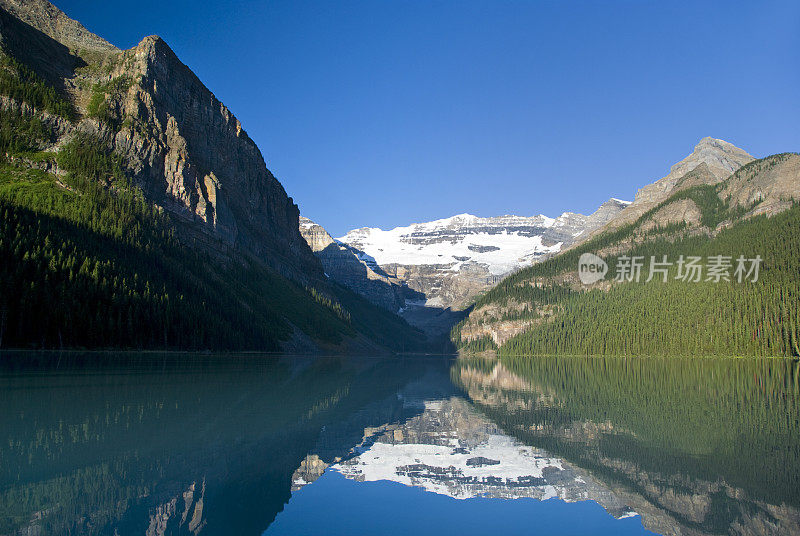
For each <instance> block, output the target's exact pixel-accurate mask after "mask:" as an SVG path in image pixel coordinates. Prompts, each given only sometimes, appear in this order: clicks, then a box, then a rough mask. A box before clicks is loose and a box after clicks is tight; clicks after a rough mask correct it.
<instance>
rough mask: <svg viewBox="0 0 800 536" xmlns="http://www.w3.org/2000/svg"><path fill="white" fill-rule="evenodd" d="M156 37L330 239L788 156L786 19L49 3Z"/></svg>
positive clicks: (797, 82)
mask: <svg viewBox="0 0 800 536" xmlns="http://www.w3.org/2000/svg"><path fill="white" fill-rule="evenodd" d="M55 3H56V4H57V5H58V6H59V7H60V8H61V9H63V10H64V11H66V12H67V14H68V15H70V16H72V17H73V18H77V19H78V20H80V21H81V22H82V23H83V24H84V25H85V26H86V27H87V28H89V29H90V30H91V31H93V32H95V33H97V34H99V35H101V36H102V37H104V38H106V39H108V40H109V41H111V42H112V43H114V44H115V45H117V46H119V47H123V48H128V47H131V46H134V45H135V44H136V43H138V41H139V40H140V39H141V38H142V37H144V36H146V35H150V34H158V35H160V36H162V37H163V38H164V39H166V40H167V42H168V43H169V44H170V46H171V47H172V48H173V49H174V50H175V52H176V53H177V54H178V56H179V57H180V58H181V59H182V60H183V62H184V63H186V64H187V65H188V66H189V67H191V68H192V69H193V70H194V71H195V72H196V73H197V74H198V76H199V77H200V78H201V79H202V80H203V81H204V82H205V84H206V85H207V86H208V87H209V88H210V89H211V90H212V91H213V92H214V93H215V94H216V95H217V97H219V98H220V99H221V100H222V101H223V102H225V103H226V104H227V105H228V106H229V107H230V108H231V110H232V111H233V112H234V113H235V114H236V115H237V117H238V118H239V119H240V120H241V121H242V123H243V125H244V127H245V129H246V130H247V131H248V133H249V134H250V136H251V137H252V138H253V139H254V140H255V141H256V143H258V145H259V147H260V148H261V151H262V152H263V154H264V157H265V159H266V161H267V166H268V167H269V168H270V169H271V170H272V171H273V173H274V174H275V175H276V176H277V177H278V179H279V180H280V181H281V182H282V183H283V185H284V187H285V188H286V190H287V192H288V193H289V195H291V196H293V197H294V199H295V202H296V203H298V204H299V205H300V210H301V213H302V214H304V215H306V216H308V217H310V218H312V219H315V220H317V221H318V222H319V223H321V224H322V225H324V226H325V227H327V228H328V229H329V231H330V232H331V233H332V234H333V235H334V236H339V235H341V234H343V233H344V232H346V231H347V230H349V229H351V228H355V227H363V226H372V227H382V228H384V229H386V228H390V227H394V226H397V225H403V224H408V223H411V222H414V221H426V220H431V219H437V218H443V217H447V216H451V215H453V214H458V213H463V212H469V213H472V214H477V215H480V216H492V215H500V214H520V215H531V214H537V213H544V214H547V215H551V216H555V215H558V214H560V213H561V212H563V211H565V210H571V211H578V212H584V213H588V212H590V211H592V210H593V209H594V208H595V207H596V206H597V205H599V204H600V203H602V202H603V201H605V200H606V199H608V198H609V197H619V198H623V199H632V198H633V195H634V193H635V191H636V189H637V188H638V187H640V186H642V185H644V184H646V183H648V182H652V181H653V180H656V179H658V178H660V177H662V176H664V175H665V174H666V173H667V172H668V170H669V166H670V165H671V164H673V163H674V162H676V161H677V160H679V159H681V158H683V157H684V156H685V155H686V154H688V153H689V152H691V149H692V147H693V146H694V144H695V143H696V142H697V141H698V140H699V139H700V138H701V137H703V136H714V137H717V138H723V139H726V140H728V141H730V142H732V143H734V144H736V145H738V146H740V147H742V148H743V149H745V150H747V151H748V152H750V153H751V154H753V155H754V156H759V157H760V156H766V155H768V154H773V153H777V152H783V151H797V150H800V2H797V1H796V0H786V1H770V0H767V1H758V2H750V1H746V2H745V1H742V2H735V1H720V2H703V1H697V2H688V1H687V2H655V1H634V0H631V1H626V2H595V1H587V2H568V1H556V0H553V1H548V2H534V1H529V2H525V1H517V2H504V1H500V0H486V1H480V2H475V1H467V0H459V1H452V2H446V1H438V0H437V1H387V0H370V1H365V2H349V1H346V2H335V1H327V0H325V1H319V2H304V1H280V2H246V1H235V2H227V3H226V2H222V1H215V2H205V1H202V0H177V1H173V0H166V1H165V0H158V1H156V0H137V1H136V2H124V3H118V2H109V1H106V0H103V1H86V0H83V1H81V0H55Z"/></svg>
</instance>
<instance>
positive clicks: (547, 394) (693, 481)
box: [451, 356, 800, 534]
mask: <svg viewBox="0 0 800 536" xmlns="http://www.w3.org/2000/svg"><path fill="white" fill-rule="evenodd" d="M451 375H452V378H453V381H454V383H456V384H457V385H459V386H460V387H461V388H462V389H463V390H464V391H465V392H466V393H467V394H468V396H469V398H470V399H471V400H472V402H473V403H474V404H475V405H476V406H477V407H478V408H479V409H480V410H481V411H482V412H484V413H485V414H486V415H487V416H488V417H489V418H491V419H492V420H493V421H494V422H495V423H497V425H498V426H500V427H502V428H503V429H504V430H505V431H506V432H507V433H509V434H511V435H513V436H514V437H516V438H518V439H519V440H520V441H522V442H524V443H525V444H528V445H532V446H536V447H539V448H543V449H546V450H547V451H549V452H551V453H552V454H553V455H554V456H559V457H561V458H563V459H565V460H567V461H569V462H570V463H573V464H575V465H578V466H580V467H582V468H584V469H586V470H588V471H590V472H591V473H592V474H593V475H594V476H595V477H596V478H598V479H599V480H601V481H603V482H604V483H606V485H608V486H609V487H610V488H611V489H612V490H613V491H614V492H615V494H616V495H617V496H618V497H620V498H622V499H623V500H624V501H625V502H626V503H627V504H628V505H629V506H630V507H631V508H633V509H634V510H636V511H637V512H638V513H639V514H641V515H642V518H643V521H644V524H645V526H646V527H647V528H648V529H650V530H652V531H654V532H658V533H663V534H730V533H736V534H800V509H798V508H800V413H799V412H798V410H800V407H798V406H800V388H799V387H798V381H799V379H800V364H799V363H798V361H797V360H793V359H715V358H690V357H687V358H678V357H671V358H599V357H596V358H587V357H550V356H539V357H536V358H530V357H518V358H509V359H503V360H501V361H498V360H494V359H480V358H473V359H466V360H460V361H458V362H457V364H456V365H455V366H454V367H453V369H452V371H451Z"/></svg>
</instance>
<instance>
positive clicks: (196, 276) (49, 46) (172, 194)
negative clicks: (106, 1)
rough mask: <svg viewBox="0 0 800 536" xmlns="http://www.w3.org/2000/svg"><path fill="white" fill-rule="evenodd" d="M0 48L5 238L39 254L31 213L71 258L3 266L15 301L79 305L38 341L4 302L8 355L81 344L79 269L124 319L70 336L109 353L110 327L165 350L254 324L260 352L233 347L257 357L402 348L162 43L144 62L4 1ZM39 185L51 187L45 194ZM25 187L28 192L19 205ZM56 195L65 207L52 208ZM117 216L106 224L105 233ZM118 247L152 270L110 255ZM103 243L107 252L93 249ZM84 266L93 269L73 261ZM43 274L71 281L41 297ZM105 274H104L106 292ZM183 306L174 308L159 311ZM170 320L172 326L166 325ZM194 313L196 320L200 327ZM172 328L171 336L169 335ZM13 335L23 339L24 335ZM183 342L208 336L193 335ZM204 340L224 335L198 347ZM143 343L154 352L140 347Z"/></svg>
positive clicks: (215, 102)
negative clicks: (314, 247)
mask: <svg viewBox="0 0 800 536" xmlns="http://www.w3.org/2000/svg"><path fill="white" fill-rule="evenodd" d="M0 47H1V48H2V54H0V60H2V61H0V63H2V65H0V111H2V117H0V119H2V121H3V129H4V133H6V132H8V133H11V135H10V136H8V137H6V138H4V141H3V146H2V151H1V152H2V154H3V155H4V156H3V165H5V166H7V169H8V171H9V173H8V174H7V175H6V177H7V178H6V179H4V180H3V185H7V187H8V191H7V192H5V195H3V196H0V200H3V201H4V202H7V203H9V205H10V206H11V207H12V208H13V210H14V211H15V212H14V214H18V215H19V218H17V217H16V216H15V218H9V219H7V221H6V222H5V223H6V224H7V225H9V226H10V227H9V228H8V229H2V232H3V233H7V234H8V237H9V240H14V241H16V240H19V241H21V242H20V244H19V245H18V246H17V247H16V249H15V251H22V250H26V249H35V245H34V244H35V243H36V241H37V240H39V238H37V237H35V236H33V235H34V234H35V231H34V230H33V229H34V228H32V227H26V226H25V225H27V224H25V225H23V224H21V223H18V222H22V221H27V220H26V218H27V217H28V216H27V214H28V213H29V212H28V211H31V212H32V213H33V215H34V217H35V218H39V219H40V220H43V219H47V221H50V220H51V219H52V218H56V219H55V220H53V224H52V225H54V226H55V227H57V230H54V231H52V232H51V233H50V236H51V237H53V236H56V235H57V236H58V237H59V238H58V240H59V242H58V243H60V244H62V246H59V247H60V249H59V248H56V249H54V250H52V251H50V250H48V251H43V252H41V255H43V257H42V258H41V259H38V258H37V259H36V260H33V261H31V262H33V263H34V264H35V265H36V266H38V267H39V268H36V269H34V268H32V267H30V268H28V269H23V268H22V267H21V264H20V262H18V261H15V260H13V259H11V258H10V257H9V256H6V257H8V264H7V265H3V266H0V273H2V274H3V279H4V280H5V281H6V282H8V285H10V286H11V287H13V288H24V287H25V285H28V286H31V285H32V288H35V289H37V290H36V292H42V293H43V296H45V295H57V296H70V298H69V300H70V303H69V304H67V303H64V304H61V305H57V304H56V305H55V306H54V307H50V308H49V310H51V311H55V313H53V314H56V315H57V316H59V317H58V318H52V319H51V320H48V321H46V322H44V324H46V325H42V326H41V327H40V328H37V329H33V328H30V329H29V328H26V327H25V326H26V325H30V324H31V323H30V322H27V321H25V320H23V317H24V316H25V315H28V314H29V315H30V316H31V318H35V317H39V318H40V319H41V318H42V316H41V314H39V313H38V312H35V311H34V308H36V307H40V305H35V304H38V303H40V302H41V300H40V299H39V298H34V297H31V296H23V295H19V296H17V295H14V296H13V299H12V298H8V296H10V293H11V291H10V290H8V291H5V296H4V297H2V298H0V311H2V315H0V344H2V343H3V335H4V333H5V334H6V341H9V340H10V341H13V342H12V344H22V343H25V342H27V343H31V341H36V342H35V344H44V345H48V344H54V343H56V344H58V345H63V344H70V342H69V341H67V342H66V343H65V342H64V334H65V333H70V334H74V333H76V328H74V327H67V323H68V322H70V320H69V318H67V317H68V314H67V311H69V310H76V308H77V307H78V306H79V305H80V306H81V307H82V306H84V305H85V307H86V309H87V310H91V311H93V310H95V309H96V307H95V305H93V304H90V303H88V302H87V303H83V301H82V300H86V299H89V298H87V296H93V294H92V292H84V291H81V292H78V291H77V289H76V288H74V287H71V286H70V285H71V284H72V283H71V282H72V281H74V279H75V272H78V271H80V270H84V271H86V272H88V274H87V275H88V277H89V278H90V279H92V280H93V282H92V283H88V284H89V285H90V286H92V288H95V289H97V292H99V293H101V294H104V295H105V294H107V296H106V297H105V298H103V299H102V300H100V302H101V303H111V304H113V305H112V306H111V307H112V309H114V310H113V311H112V310H109V311H106V312H105V313H103V314H99V315H98V316H97V318H96V319H94V320H91V322H90V323H91V324H92V326H88V325H87V326H86V327H85V334H86V335H87V336H88V334H90V333H92V334H95V335H92V337H96V338H97V339H98V340H97V341H93V342H89V341H86V340H84V335H75V337H76V339H81V341H83V342H81V344H82V345H88V346H93V345H96V344H103V345H112V346H113V345H115V344H122V342H121V341H117V342H114V340H115V337H117V336H118V333H119V331H118V330H115V329H113V327H112V326H111V325H110V324H111V323H113V324H114V325H118V324H120V323H125V324H127V325H130V326H131V328H130V329H129V330H128V331H130V333H128V334H127V335H125V342H124V344H133V345H136V344H143V345H145V346H148V345H152V344H156V340H158V341H160V342H159V344H162V345H170V341H175V342H174V343H173V344H176V345H177V346H179V347H194V346H195V345H200V346H201V347H202V346H203V345H206V344H210V342H206V341H210V340H211V339H216V338H217V335H219V334H220V331H219V330H221V329H222V328H221V327H220V328H212V327H211V324H215V325H217V324H218V325H219V326H222V325H227V324H228V323H230V322H234V320H233V319H234V318H236V317H241V318H242V319H246V320H244V324H248V323H249V324H251V328H252V333H253V338H248V337H247V336H244V337H242V338H241V339H242V340H244V341H249V342H246V343H238V342H237V343H236V345H237V346H238V345H240V344H244V345H245V346H246V347H250V348H252V349H256V348H262V349H266V348H267V347H268V348H270V349H275V345H276V344H277V342H276V341H277V340H280V341H282V343H281V344H284V345H286V344H289V345H290V346H292V347H296V348H301V347H302V348H304V349H306V350H307V349H309V348H312V347H314V346H315V345H318V343H319V342H320V337H321V338H322V339H325V340H326V341H327V342H328V343H330V342H334V341H338V342H337V343H336V344H340V343H342V341H344V340H350V341H353V340H360V341H361V342H359V343H358V344H357V345H361V346H363V345H362V343H366V347H370V346H372V345H373V343H372V342H369V343H367V342H366V340H365V339H364V338H363V337H362V336H361V335H360V333H363V331H364V330H367V331H369V332H370V333H372V335H371V336H372V337H373V342H374V339H376V338H380V339H382V340H384V342H385V341H387V340H389V339H392V338H393V337H394V336H393V335H392V334H390V333H389V332H388V331H386V330H385V329H384V328H380V329H379V330H378V331H374V330H373V329H372V328H370V327H368V326H367V324H369V323H372V322H374V321H375V319H377V318H378V317H380V316H381V314H382V312H380V311H379V312H377V316H376V314H374V313H373V312H370V313H368V314H365V313H366V312H367V310H369V309H370V307H371V306H369V304H368V303H366V302H363V300H359V299H357V297H355V296H352V295H350V294H348V293H347V292H346V291H344V290H342V289H341V288H340V287H337V286H335V285H333V284H332V283H331V282H329V280H328V279H327V278H325V277H324V274H323V270H322V266H321V264H320V262H319V260H318V259H317V258H316V257H315V256H314V254H313V252H312V251H311V249H310V248H309V246H308V244H307V243H306V241H305V240H304V239H303V237H302V236H301V234H300V230H299V210H298V207H297V205H296V204H295V203H294V201H293V200H292V198H290V197H289V196H288V195H287V194H286V192H285V190H284V188H283V186H282V185H281V183H280V182H279V181H278V180H277V179H276V178H275V177H274V176H273V175H272V173H271V172H270V171H269V170H268V169H267V166H266V163H265V162H264V158H263V156H262V154H261V152H260V150H259V148H258V147H257V146H256V144H255V143H254V142H253V140H252V139H250V137H249V136H248V135H247V133H246V131H245V130H244V128H243V126H242V124H241V123H240V121H239V120H238V119H237V118H236V117H235V116H234V115H233V113H231V111H230V110H229V109H228V108H227V107H226V106H225V105H224V104H223V103H222V102H220V100H219V99H217V98H216V96H215V95H214V94H213V93H212V92H211V91H210V90H209V89H208V88H206V87H205V85H204V84H203V83H202V82H201V81H200V80H199V79H198V78H197V76H195V74H194V73H193V72H192V71H191V69H189V68H188V67H187V66H186V65H184V64H183V63H182V62H181V61H180V60H179V59H178V57H177V56H176V55H175V53H174V52H173V51H172V50H171V49H170V47H169V46H168V45H167V43H166V42H165V41H164V40H163V39H161V38H160V37H158V36H150V37H145V38H144V39H142V41H141V42H140V43H139V44H138V45H137V46H135V47H134V48H132V49H130V50H120V49H118V48H116V47H115V46H113V45H111V44H110V43H108V42H106V41H105V40H103V39H102V38H100V37H98V36H95V35H93V34H92V33H91V32H89V31H88V30H86V28H84V27H83V26H82V25H81V24H80V23H78V22H77V21H74V20H71V19H70V18H69V17H67V16H66V15H65V14H64V13H63V12H61V11H60V10H59V9H58V8H56V7H55V6H53V5H52V4H50V3H49V2H47V1H46V0H24V1H22V0H0ZM32 174H35V175H36V177H37V180H40V183H39V184H38V185H37V186H33V183H32V182H31V179H30V177H32V176H33V175H32ZM3 185H0V186H3ZM20 188H22V189H23V190H25V189H30V188H33V190H30V191H31V194H30V195H28V196H19V195H18V194H17V192H19V191H20V190H19V189H20ZM44 190H46V195H45V193H44ZM26 191H28V190H26ZM0 194H3V192H0ZM48 196H49V197H48ZM54 197H55V198H58V199H59V200H60V201H59V202H58V203H55V204H54V203H53V202H52V201H48V199H50V198H54ZM62 205H63V206H62ZM106 213H107V214H108V216H107V217H104V219H103V220H102V222H101V223H98V222H97V221H95V220H97V216H96V215H97V214H106ZM65 214H67V215H69V217H68V220H69V218H72V219H71V220H69V223H70V226H64V225H59V224H58V221H60V220H58V218H60V217H62V216H64V215H65ZM93 218H94V220H93ZM90 222H92V223H90ZM73 225H75V226H77V227H73ZM87 225H88V228H90V229H92V231H93V232H94V233H95V234H94V235H93V236H92V237H91V239H87V238H85V237H84V238H77V237H74V236H72V235H75V233H76V232H77V231H76V230H75V229H76V228H78V229H80V228H83V227H82V226H87ZM11 226H13V227H11ZM115 226H117V227H119V228H117V229H113V227H115ZM68 235H69V236H68ZM145 236H147V237H148V238H146V239H145ZM114 240H116V241H120V240H122V241H124V242H125V243H126V245H127V246H133V247H136V248H139V249H140V250H141V251H144V252H148V253H149V254H152V255H153V257H154V259H147V258H146V255H143V254H133V253H130V254H129V253H128V252H127V250H124V249H123V248H122V247H121V246H120V245H119V244H116V245H111V244H109V242H113V241H114ZM27 241H30V243H28V242H27ZM22 242H25V244H22ZM94 242H98V245H97V247H93V248H92V249H91V251H88V250H87V249H86V248H87V245H88V244H90V243H92V244H93V243H94ZM145 242H146V243H145ZM9 243H10V242H9ZM72 249H75V251H72ZM68 250H70V251H68ZM78 250H80V251H79V252H77V253H76V251H78ZM156 252H159V253H156ZM4 255H5V253H4ZM109 256H110V258H111V260H109ZM123 256H130V258H131V259H133V261H130V260H128V259H125V258H123ZM84 257H86V258H87V259H88V261H91V264H87V263H86V262H84V264H83V266H81V264H80V263H77V264H76V261H74V259H80V258H84ZM167 258H169V259H168V260H167ZM61 259H66V261H63V262H62V260H61ZM95 262H96V264H97V268H95V269H93V268H92V267H93V266H94V264H95ZM159 263H161V264H164V265H165V266H166V267H161V268H159V267H158V264H159ZM48 264H49V265H51V266H53V265H59V266H62V268H61V269H62V270H63V271H64V273H63V277H62V276H61V274H60V273H59V275H58V276H57V277H55V281H58V283H56V284H57V285H61V286H60V287H59V288H57V289H49V290H45V289H44V287H43V286H41V285H38V284H37V283H41V282H43V281H45V280H48V281H50V280H53V278H51V277H50V275H48V276H47V278H45V277H44V276H42V277H40V278H39V279H38V280H34V281H28V280H27V279H26V278H30V277H31V274H32V273H36V271H37V270H40V269H41V267H42V266H47V265H48ZM67 264H69V266H67ZM73 265H74V266H73ZM101 267H103V268H102V269H103V270H108V271H109V272H108V273H107V274H105V279H103V276H101V275H100V270H101ZM70 273H71V274H72V275H70ZM234 273H236V275H234ZM180 274H183V275H180ZM18 279H19V280H18ZM104 281H105V282H108V281H111V282H112V283H111V284H107V283H104ZM10 282H13V284H12V283H10ZM4 284H5V283H4ZM103 285H106V286H103ZM262 286H265V287H266V288H267V289H270V290H265V288H259V287H262ZM39 289H41V290H39ZM132 289H133V290H132ZM153 289H158V291H156V292H158V298H155V297H154V296H153V294H154V291H153ZM93 292H94V291H93ZM342 292H345V294H342ZM131 296H133V297H131ZM42 299H43V300H44V299H45V298H42ZM65 299H66V298H65ZM91 299H100V298H91ZM130 299H133V300H137V303H140V304H141V318H137V319H135V318H133V316H136V315H139V313H136V314H134V313H133V312H132V310H131V308H130V307H129V306H126V305H124V303H125V302H126V300H130ZM6 300H8V302H7V303H6ZM176 300H177V305H176V307H177V309H173V308H165V307H163V306H158V305H156V304H155V302H156V301H162V302H167V301H170V303H175V301H176ZM190 301H191V302H196V303H194V304H193V305H189V302H190ZM343 302H349V304H350V306H349V309H352V312H351V311H350V310H349V309H348V307H347V306H345V305H343ZM223 303H224V305H223ZM289 303H291V304H292V305H288V304H289ZM137 307H139V306H137ZM117 308H118V310H117ZM137 310H138V309H137ZM59 311H60V312H59ZM223 311H224V312H223ZM326 311H327V312H326ZM356 311H360V312H356ZM166 314H174V315H176V316H175V319H173V320H167V319H166V318H161V319H160V320H156V319H155V317H159V318H160V317H163V316H164V315H166ZM192 315H195V316H197V318H194V319H193V320H190V318H189V317H191V316H192ZM320 315H321V316H327V317H328V318H327V319H325V320H322V319H321V316H320ZM123 316H125V317H126V319H125V320H123V319H122V318H123ZM93 317H94V315H93ZM200 317H202V318H200ZM111 319H113V320H111ZM9 320H10V322H9ZM384 320H385V322H383V324H386V322H388V323H389V324H394V328H397V329H400V331H401V332H402V331H403V330H409V329H410V328H409V327H408V326H407V325H405V323H404V322H402V321H399V322H400V324H396V322H397V321H398V319H396V318H391V319H384ZM161 322H165V323H166V326H165V327H164V329H163V330H162V328H161V325H160V323H161ZM39 323H40V324H41V323H42V322H39ZM182 323H185V324H186V325H185V326H182V325H181V324H182ZM106 324H109V325H106ZM9 326H16V327H15V329H14V331H13V332H11V331H9ZM134 326H149V328H148V329H151V330H152V334H150V335H148V336H147V337H136V334H135V333H134V332H135V331H136V328H135V327H134ZM167 326H168V327H167ZM189 326H195V327H193V328H189ZM200 326H202V327H200ZM376 327H377V326H376ZM394 328H392V329H394ZM187 329H191V330H192V331H196V332H197V333H193V334H192V335H189V334H188V333H187V332H186V330H187ZM226 329H227V328H226ZM206 330H210V331H213V332H214V333H216V334H217V335H215V336H214V337H211V338H210V339H209V338H207V337H206V335H200V333H206ZM29 331H30V333H29ZM38 331H44V332H46V333H39V332H38ZM162 331H163V333H162ZM379 331H383V334H382V335H379V334H378V332H379ZM412 331H413V330H412ZM34 332H36V333H34ZM112 333H114V335H112ZM156 333H160V335H158V336H156ZM323 333H324V335H323ZM408 333H409V334H410V333H411V332H408ZM219 337H220V338H221V339H227V340H228V341H229V342H231V341H233V340H234V339H233V337H232V336H227V335H226V336H223V335H219ZM145 339H148V340H149V342H138V341H144V340H145ZM289 339H291V341H292V342H291V343H289V342H288V340H289ZM56 341H57V342H56ZM101 341H102V342H101ZM256 341H259V342H256ZM266 341H269V343H267V342H266ZM77 342H78V341H77V340H76V341H75V342H74V343H77ZM220 344H221V343H220ZM225 344H226V345H227V344H229V343H225ZM298 345H299V346H298ZM284 347H287V346H284ZM401 347H402V345H401ZM373 350H374V348H373ZM373 350H370V351H373Z"/></svg>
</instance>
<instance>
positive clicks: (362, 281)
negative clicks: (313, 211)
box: [300, 216, 415, 312]
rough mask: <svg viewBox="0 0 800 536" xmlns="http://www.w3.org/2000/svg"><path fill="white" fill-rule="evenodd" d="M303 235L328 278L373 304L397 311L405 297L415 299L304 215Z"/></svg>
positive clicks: (395, 279) (301, 221) (302, 222)
mask: <svg viewBox="0 0 800 536" xmlns="http://www.w3.org/2000/svg"><path fill="white" fill-rule="evenodd" d="M300 234H301V235H302V236H303V238H304V239H305V241H306V242H307V243H308V245H309V246H310V247H311V250H312V251H313V252H314V255H316V256H317V258H318V259H319V260H320V262H321V263H322V267H323V269H324V270H325V275H327V276H328V277H330V278H331V279H333V280H334V281H336V282H337V283H340V284H342V285H344V286H346V287H347V288H349V289H350V290H352V291H353V292H356V293H358V294H361V295H362V296H364V297H365V298H367V299H368V300H369V301H370V302H372V303H373V304H375V305H378V306H380V307H383V308H385V309H388V310H390V311H392V312H397V311H398V310H399V309H400V308H402V307H403V306H404V304H405V300H406V298H413V296H414V294H415V293H414V292H413V291H412V290H411V289H409V288H408V287H406V286H405V285H404V284H403V283H402V282H401V281H399V280H398V279H397V278H396V277H390V276H389V275H387V274H386V273H385V272H383V271H382V270H381V269H380V268H378V267H377V266H375V265H374V264H369V263H367V262H366V261H364V260H362V259H360V258H359V257H358V254H357V252H355V251H353V250H352V249H350V248H349V247H348V246H346V245H343V244H340V243H339V242H337V241H335V240H334V239H333V238H331V236H330V235H329V234H328V232H327V231H326V230H325V229H324V228H323V227H322V226H321V225H317V224H316V223H314V222H313V221H311V220H309V219H308V218H304V217H302V216H301V217H300Z"/></svg>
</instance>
